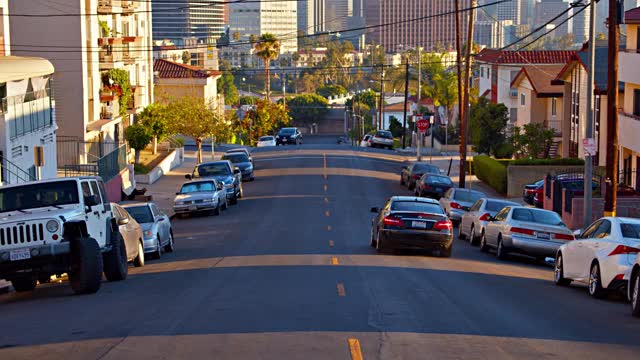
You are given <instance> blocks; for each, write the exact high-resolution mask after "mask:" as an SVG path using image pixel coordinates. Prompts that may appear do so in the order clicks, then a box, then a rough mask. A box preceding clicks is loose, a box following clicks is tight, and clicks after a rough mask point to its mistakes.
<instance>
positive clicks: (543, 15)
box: [535, 0, 574, 37]
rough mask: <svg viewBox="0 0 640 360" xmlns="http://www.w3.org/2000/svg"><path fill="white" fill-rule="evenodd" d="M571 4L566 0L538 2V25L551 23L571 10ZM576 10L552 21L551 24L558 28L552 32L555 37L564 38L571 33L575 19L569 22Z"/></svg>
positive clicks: (538, 0) (541, 0) (536, 22)
mask: <svg viewBox="0 0 640 360" xmlns="http://www.w3.org/2000/svg"><path fill="white" fill-rule="evenodd" d="M569 6H570V4H569V3H568V2H567V1H565V0H537V3H536V21H535V24H536V25H542V24H545V23H547V22H549V21H550V20H551V19H553V18H554V17H556V16H558V15H559V14H561V13H562V12H564V11H566V10H567V9H569ZM573 11H574V10H570V11H568V12H566V13H565V14H563V15H562V16H560V17H559V18H557V19H556V20H554V21H552V22H551V24H549V25H553V26H555V27H556V29H555V30H554V31H553V32H552V34H553V36H556V37H558V36H563V35H566V34H568V33H570V32H571V29H573V19H569V20H567V18H569V17H570V16H571V15H572V14H573ZM565 20H566V22H564V21H565ZM563 22H564V23H563Z"/></svg>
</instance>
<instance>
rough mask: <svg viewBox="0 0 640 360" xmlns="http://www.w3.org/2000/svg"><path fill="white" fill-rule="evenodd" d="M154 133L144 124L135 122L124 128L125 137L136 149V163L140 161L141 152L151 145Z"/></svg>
mask: <svg viewBox="0 0 640 360" xmlns="http://www.w3.org/2000/svg"><path fill="white" fill-rule="evenodd" d="M152 137H153V135H151V133H150V132H149V129H147V128H146V127H145V126H143V125H142V124H134V125H130V126H128V127H127V128H126V129H125V130H124V138H125V140H127V143H128V144H129V146H130V147H131V148H132V149H134V150H135V151H136V155H135V163H136V164H139V163H140V152H141V151H142V150H144V148H146V147H147V145H149V143H150V142H151V138H152Z"/></svg>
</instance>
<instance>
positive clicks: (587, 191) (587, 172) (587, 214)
mask: <svg viewBox="0 0 640 360" xmlns="http://www.w3.org/2000/svg"><path fill="white" fill-rule="evenodd" d="M588 6H589V7H590V9H589V16H590V18H589V19H590V21H589V61H588V63H587V67H588V69H589V74H588V76H587V128H586V130H587V131H586V135H587V139H591V138H593V124H594V121H593V120H594V109H595V108H594V106H593V105H594V101H593V90H594V89H593V88H594V82H595V66H596V63H595V59H596V2H595V1H591V2H590V5H588ZM592 178H593V158H592V157H591V156H589V155H588V154H586V152H585V160H584V229H586V228H587V226H589V224H591V218H592V217H593V215H592V212H591V207H592V205H593V204H592V184H591V179H592Z"/></svg>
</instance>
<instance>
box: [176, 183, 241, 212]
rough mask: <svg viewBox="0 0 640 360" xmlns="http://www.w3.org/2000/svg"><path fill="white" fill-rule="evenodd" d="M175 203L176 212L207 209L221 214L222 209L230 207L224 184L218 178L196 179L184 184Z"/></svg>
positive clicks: (177, 194)
mask: <svg viewBox="0 0 640 360" xmlns="http://www.w3.org/2000/svg"><path fill="white" fill-rule="evenodd" d="M173 204H174V205H173V211H174V212H175V213H176V214H190V213H196V212H203V211H207V212H213V214H214V215H220V213H221V212H222V210H226V209H227V208H228V207H229V205H228V203H227V192H226V190H225V188H224V184H223V183H222V182H220V181H218V180H216V179H202V180H194V181H189V182H186V183H184V184H182V187H181V188H180V191H179V192H177V193H176V198H175V199H174V202H173Z"/></svg>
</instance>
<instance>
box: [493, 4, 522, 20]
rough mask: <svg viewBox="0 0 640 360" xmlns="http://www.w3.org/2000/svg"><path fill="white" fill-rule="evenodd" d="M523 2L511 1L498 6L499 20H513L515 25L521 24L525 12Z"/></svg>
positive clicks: (497, 14) (497, 15) (497, 17)
mask: <svg viewBox="0 0 640 360" xmlns="http://www.w3.org/2000/svg"><path fill="white" fill-rule="evenodd" d="M522 2H523V1H522V0H511V1H508V2H503V3H500V4H498V5H496V19H497V20H511V21H513V23H514V24H516V25H520V24H521V20H520V19H521V16H522V10H523V6H522V5H523V4H522Z"/></svg>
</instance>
